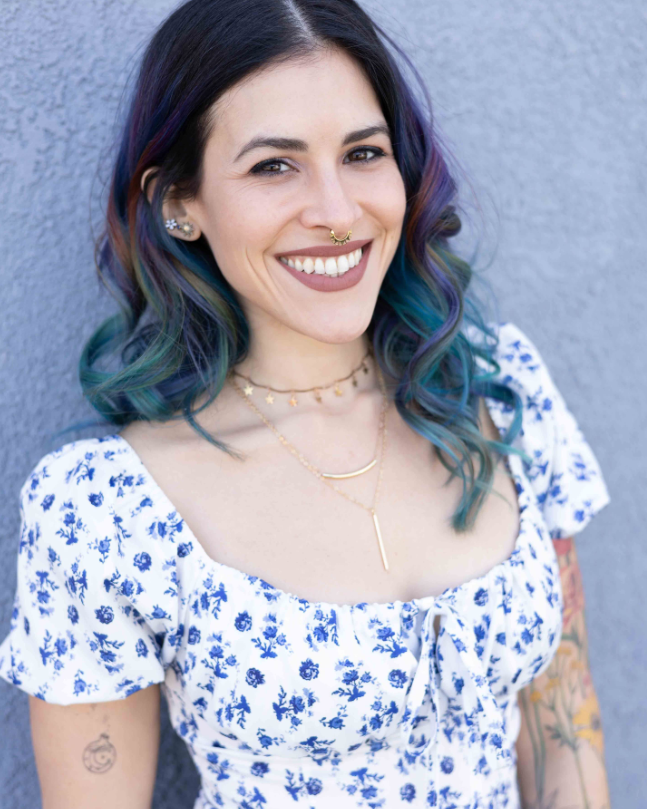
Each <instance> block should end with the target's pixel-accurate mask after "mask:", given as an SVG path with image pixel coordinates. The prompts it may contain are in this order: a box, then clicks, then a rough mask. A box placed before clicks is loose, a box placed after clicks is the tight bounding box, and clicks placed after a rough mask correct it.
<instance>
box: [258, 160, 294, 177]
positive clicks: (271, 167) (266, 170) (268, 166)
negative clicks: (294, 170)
mask: <svg viewBox="0 0 647 809" xmlns="http://www.w3.org/2000/svg"><path fill="white" fill-rule="evenodd" d="M277 166H278V167H279V168H277ZM280 166H285V167H286V168H287V169H289V168H290V167H289V166H288V164H287V163H286V162H285V161H283V160H265V161H264V162H263V163H257V164H256V165H255V166H254V167H253V168H252V169H251V170H250V174H261V175H262V174H265V175H269V174H285V173H286V172H285V171H281V169H280Z"/></svg>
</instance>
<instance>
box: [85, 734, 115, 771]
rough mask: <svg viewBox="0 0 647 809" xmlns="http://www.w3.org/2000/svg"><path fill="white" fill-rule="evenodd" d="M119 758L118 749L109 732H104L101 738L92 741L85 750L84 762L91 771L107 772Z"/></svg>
mask: <svg viewBox="0 0 647 809" xmlns="http://www.w3.org/2000/svg"><path fill="white" fill-rule="evenodd" d="M116 759H117V751H116V750H115V748H114V746H113V745H112V744H111V743H110V737H109V736H108V734H107V733H102V734H101V735H100V736H99V738H98V739H97V740H96V741H94V742H90V744H89V745H88V746H87V747H86V748H85V750H84V751H83V764H84V765H85V768H86V769H87V770H89V771H90V772H95V773H104V772H107V771H108V770H109V769H110V768H111V767H112V765H113V764H114V763H115V761H116Z"/></svg>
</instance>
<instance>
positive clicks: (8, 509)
mask: <svg viewBox="0 0 647 809" xmlns="http://www.w3.org/2000/svg"><path fill="white" fill-rule="evenodd" d="M174 5H175V3H174V2H167V1H166V0H138V2H137V3H131V2H127V1H126V0H82V2H81V0H32V2H29V3H25V2H19V0H3V2H2V3H1V4H0V9H1V14H0V40H1V41H0V71H1V73H0V75H2V82H1V83H0V204H1V210H2V212H3V223H2V225H0V256H2V260H1V263H0V281H1V284H2V286H1V288H2V298H3V300H2V317H1V318H0V406H1V408H2V421H1V423H0V447H1V448H2V450H1V452H0V476H1V477H0V480H1V492H2V498H1V499H0V548H1V549H2V558H3V565H2V570H1V571H0V575H1V576H2V586H1V587H0V637H4V635H5V634H6V632H7V631H8V627H9V617H10V612H11V606H12V597H13V592H14V588H15V553H16V549H17V541H16V540H17V532H18V527H19V515H18V507H17V495H18V490H19V487H20V485H21V483H22V482H23V481H24V479H25V477H26V475H27V473H28V472H29V470H30V469H31V468H32V466H33V464H34V463H35V462H36V461H37V460H38V458H39V457H41V455H42V454H44V453H45V452H48V451H50V450H51V449H53V448H54V446H53V445H52V444H51V443H49V442H48V440H47V436H48V435H49V433H51V432H54V431H56V430H58V429H61V428H63V427H65V426H67V425H68V424H69V423H70V422H72V421H74V420H75V419H80V418H86V417H89V416H91V415H92V413H91V411H90V408H89V407H87V405H86V404H85V403H84V402H83V400H82V397H81V395H80V390H79V386H78V383H77V379H76V365H77V360H78V354H79V350H80V347H81V344H82V342H83V341H84V340H85V339H86V338H87V337H88V335H89V334H90V332H91V331H92V330H93V328H94V327H95V325H96V324H97V323H98V322H99V320H100V318H102V317H103V316H105V315H106V314H108V313H109V312H111V311H113V309H112V304H111V301H110V300H109V299H108V298H107V296H106V295H105V294H104V293H100V292H99V287H98V283H97V281H96V280H95V275H94V271H93V266H92V245H91V227H90V225H91V219H92V217H91V214H90V212H89V210H90V208H89V202H90V200H91V199H93V200H94V201H95V203H96V200H97V199H98V193H99V189H100V187H101V184H100V180H101V176H100V175H97V166H98V165H99V164H100V161H101V159H102V157H103V156H104V155H105V153H106V150H107V148H108V146H109V144H110V143H111V140H112V137H113V134H114V120H115V110H116V107H117V103H118V100H119V97H120V94H121V91H122V87H123V84H124V81H125V78H126V75H127V73H128V71H129V70H130V69H131V68H132V66H133V64H134V60H135V57H136V54H137V53H139V52H140V49H141V46H142V45H143V44H144V43H145V41H146V39H147V38H148V36H149V35H150V33H151V32H152V30H153V28H154V27H155V26H156V25H157V23H158V22H159V21H161V19H162V18H163V17H164V16H165V14H166V13H167V12H168V11H169V10H170V9H171V8H172V7H174ZM365 5H366V7H367V8H368V9H369V10H372V11H374V12H375V13H376V16H377V18H378V19H379V20H381V21H382V22H384V23H385V24H386V26H387V28H388V29H389V30H390V31H392V32H393V33H394V34H395V36H396V38H397V39H399V41H400V42H401V43H404V44H406V45H407V47H408V48H409V52H410V53H411V54H412V56H413V57H414V59H415V61H416V63H417V64H418V66H419V67H420V68H421V70H422V72H423V75H424V76H425V78H426V80H427V82H428V84H429V87H430V90H431V94H432V97H433V98H434V99H435V102H436V107H435V108H436V116H437V120H438V121H439V123H440V125H441V127H442V129H443V131H444V132H445V134H446V137H447V140H448V142H449V144H450V146H451V148H452V151H453V153H454V154H455V155H456V157H457V159H458V160H459V161H460V163H461V165H462V166H463V168H464V169H465V170H466V175H467V176H468V177H469V178H470V180H471V183H472V185H473V187H474V190H475V194H476V198H477V199H478V201H479V203H480V205H481V207H482V209H483V210H482V214H478V213H477V212H476V211H475V210H474V211H473V213H474V215H473V217H472V219H473V221H474V223H475V225H474V226H473V227H468V228H467V229H466V230H467V234H466V235H467V238H466V242H465V244H469V243H470V241H471V240H472V239H471V238H470V237H473V236H474V235H475V234H476V235H478V234H480V236H481V243H482V249H481V253H480V254H479V263H480V265H481V266H483V265H485V264H488V269H487V271H486V273H485V275H486V277H487V278H488V279H489V280H490V282H491V283H492V284H493V285H494V287H495V289H496V291H497V293H498V298H499V301H500V307H499V308H500V313H501V316H502V318H504V319H510V320H514V321H515V322H516V323H518V324H519V326H521V328H522V329H524V330H525V331H526V332H527V334H528V335H529V336H530V337H531V339H533V341H534V342H535V343H536V344H537V345H538V347H539V348H540V350H541V351H542V353H543V355H544V358H545V359H546V361H547V362H548V364H549V367H550V368H551V370H552V373H553V376H554V378H555V380H556V382H557V384H558V386H559V387H560V388H561V390H562V392H563V394H564V396H565V397H566V400H567V402H568V404H569V406H570V407H571V409H572V411H573V412H574V413H575V415H576V417H577V418H578V420H579V423H580V426H581V427H582V429H583V431H584V433H585V435H586V436H587V438H588V440H589V442H590V443H591V445H592V446H593V448H594V450H595V452H596V454H597V456H598V458H599V460H600V462H601V464H602V468H603V470H604V472H605V476H606V479H607V483H608V485H609V489H610V492H611V497H612V501H613V502H612V505H611V506H609V507H608V508H607V509H605V510H604V511H603V512H602V513H601V514H600V515H599V516H598V517H597V518H596V519H595V520H594V522H593V523H592V525H591V526H590V527H589V528H587V529H586V531H585V532H584V533H583V534H582V535H580V537H579V541H578V550H579V556H580V562H581V566H582V569H583V575H584V584H585V591H586V597H587V605H588V606H587V615H588V625H589V635H590V655H591V663H592V669H593V676H594V681H595V684H596V686H597V690H598V694H599V697H600V702H601V707H602V718H603V725H604V729H605V736H606V746H607V753H606V755H607V763H608V768H609V778H610V783H611V792H612V806H613V807H614V809H630V808H631V807H640V806H643V805H644V795H645V794H647V772H646V770H645V766H644V756H645V750H646V748H647V701H646V700H645V687H646V682H645V672H646V671H647V644H645V632H644V618H643V613H644V582H645V580H646V577H647V549H646V542H645V540H646V539H647V532H646V530H645V522H646V521H647V506H646V499H645V496H644V488H645V483H646V482H647V475H646V473H645V458H646V457H647V438H646V437H645V436H646V431H645V425H644V411H645V408H644V402H645V396H646V395H647V383H646V382H645V378H646V374H645V371H646V365H647V364H646V362H645V345H646V344H647V324H646V321H645V316H644V313H645V308H646V304H647V273H646V267H645V255H646V253H647V244H646V241H647V239H646V236H645V215H646V214H647V205H646V201H645V195H646V188H647V169H646V162H645V157H646V154H645V147H644V142H645V131H647V106H646V103H645V102H646V100H647V99H646V96H647V81H646V80H645V76H647V64H646V58H645V46H644V43H645V42H646V41H647V19H646V12H645V7H644V4H643V3H642V2H641V0H616V2H613V3H601V2H591V0H587V1H586V2H585V0H570V2H569V3H567V4H564V3H562V2H558V0H527V1H526V2H523V3H521V2H518V1H517V2H512V0H501V2H498V3H483V2H480V0H455V2H453V3H434V2H429V0H390V2H389V3H388V4H387V3H384V4H383V5H380V4H377V3H375V2H373V0H371V1H370V2H368V0H367V2H366V4H365ZM387 8H388V11H387ZM467 190H468V189H467V187H466V191H467ZM468 197H471V195H468ZM471 207H472V208H473V207H474V206H473V205H472V206H471ZM94 208H95V209H96V204H95V205H94ZM95 219H96V218H95ZM89 434H93V433H89V432H88V431H86V432H84V433H83V434H81V433H77V434H71V435H69V436H67V437H65V438H64V439H62V440H60V441H59V442H58V445H60V444H61V443H64V442H67V441H68V440H73V439H74V438H75V437H83V436H85V435H89ZM94 434H96V433H94ZM163 719H164V724H163V738H162V747H161V751H160V761H159V772H158V781H157V789H156V797H155V804H154V805H155V806H156V807H160V809H162V807H164V809H179V807H190V806H192V801H193V798H194V796H195V794H196V792H197V788H198V783H197V777H196V774H195V771H194V769H193V765H192V764H191V761H190V759H189V756H188V754H187V753H186V750H185V749H184V745H183V743H182V742H181V740H180V739H179V738H178V737H176V736H175V735H174V733H173V731H172V730H171V728H170V726H169V724H168V718H167V715H166V712H164V717H163ZM0 738H2V739H3V743H2V744H0V757H1V758H0V809H19V807H20V809H22V807H26V806H30V807H36V806H38V805H40V804H39V793H38V784H37V776H36V770H35V766H34V762H33V754H32V751H31V744H30V733H29V717H28V704H27V696H26V695H25V694H24V693H21V692H19V691H18V690H16V689H13V688H11V687H10V686H9V685H7V684H6V683H4V682H3V681H2V682H0ZM7 738H8V739H9V740H10V744H9V745H5V743H4V740H5V739H7Z"/></svg>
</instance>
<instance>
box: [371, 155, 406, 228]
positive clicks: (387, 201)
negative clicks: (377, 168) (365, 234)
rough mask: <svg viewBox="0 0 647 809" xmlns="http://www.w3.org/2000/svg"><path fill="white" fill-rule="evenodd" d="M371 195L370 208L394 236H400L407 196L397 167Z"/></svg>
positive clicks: (386, 175)
mask: <svg viewBox="0 0 647 809" xmlns="http://www.w3.org/2000/svg"><path fill="white" fill-rule="evenodd" d="M374 191H377V193H373V194H372V195H371V201H370V203H369V210H370V211H371V213H372V215H373V216H374V217H375V218H376V219H377V220H378V221H379V222H380V224H381V225H382V226H383V227H384V228H385V229H386V230H388V231H390V232H391V233H392V234H393V236H396V235H397V236H398V237H399V234H400V231H401V230H402V223H403V220H404V215H405V212H406V207H407V197H406V192H405V188H404V182H403V180H402V175H401V174H400V172H399V171H398V169H397V167H395V168H394V169H393V170H392V171H389V172H388V173H386V174H385V176H384V177H383V178H382V182H381V183H380V186H379V190H377V189H374Z"/></svg>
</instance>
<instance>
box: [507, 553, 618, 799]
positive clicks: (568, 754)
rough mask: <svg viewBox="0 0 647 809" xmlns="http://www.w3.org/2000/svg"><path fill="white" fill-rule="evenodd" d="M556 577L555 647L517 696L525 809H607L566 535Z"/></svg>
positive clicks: (578, 594)
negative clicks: (559, 624)
mask: <svg viewBox="0 0 647 809" xmlns="http://www.w3.org/2000/svg"><path fill="white" fill-rule="evenodd" d="M553 541H554V544H555V550H556V551H557V557H558V559H559V568H560V574H561V583H562V592H563V597H564V614H563V629H562V639H561V643H560V645H559V647H558V649H557V652H556V653H555V656H554V658H553V660H552V661H551V663H550V665H549V666H548V668H547V669H546V670H545V671H544V672H543V673H542V674H540V675H539V676H538V677H536V678H535V679H534V680H533V681H532V682H531V683H530V684H529V685H528V686H527V687H526V688H524V689H522V690H521V691H520V692H519V707H520V709H521V730H520V733H519V738H518V741H517V754H518V773H519V787H520V792H521V797H522V806H523V807H524V809H609V807H610V801H609V792H608V785H607V778H606V767H605V762H604V737H603V733H602V724H601V720H600V708H599V705H598V699H597V696H596V693H595V689H594V686H593V682H592V679H591V673H590V669H589V660H588V639H587V632H586V623H585V616H584V589H583V586H582V577H581V573H580V567H579V563H578V561H577V556H576V551H575V544H574V542H573V539H572V538H569V539H556V540H553Z"/></svg>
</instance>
